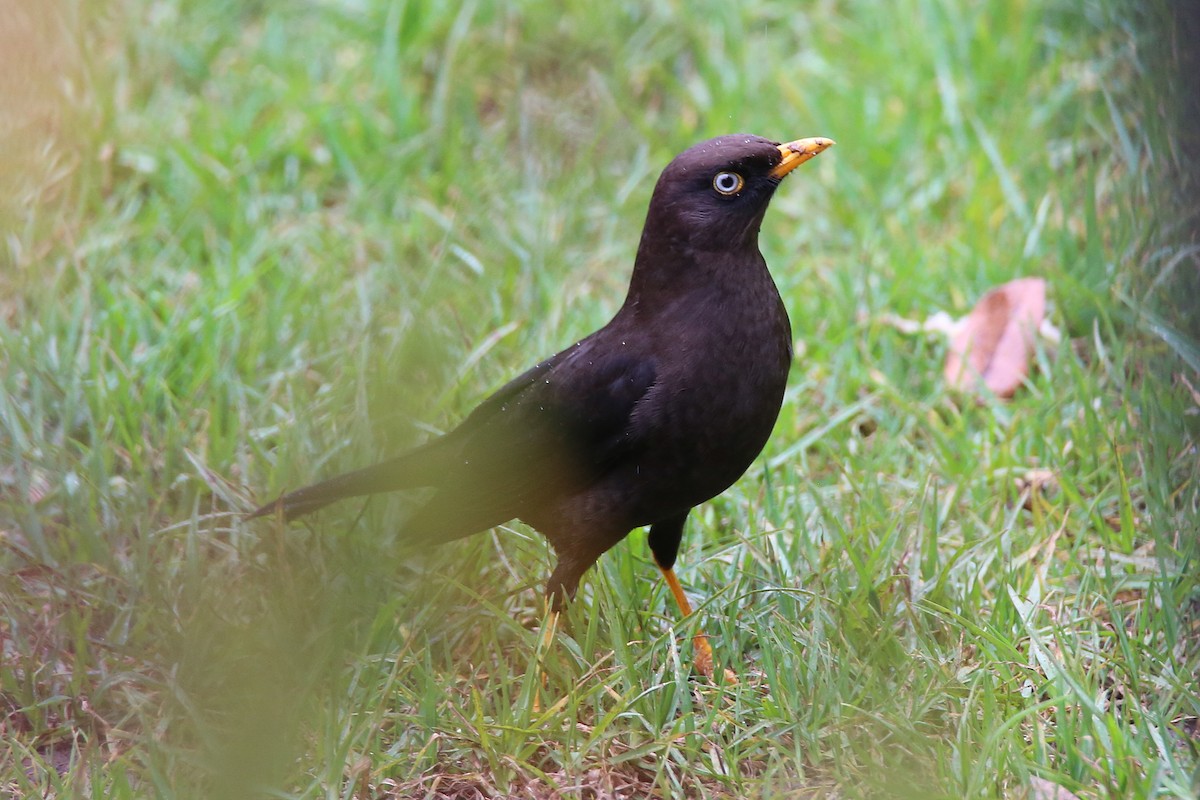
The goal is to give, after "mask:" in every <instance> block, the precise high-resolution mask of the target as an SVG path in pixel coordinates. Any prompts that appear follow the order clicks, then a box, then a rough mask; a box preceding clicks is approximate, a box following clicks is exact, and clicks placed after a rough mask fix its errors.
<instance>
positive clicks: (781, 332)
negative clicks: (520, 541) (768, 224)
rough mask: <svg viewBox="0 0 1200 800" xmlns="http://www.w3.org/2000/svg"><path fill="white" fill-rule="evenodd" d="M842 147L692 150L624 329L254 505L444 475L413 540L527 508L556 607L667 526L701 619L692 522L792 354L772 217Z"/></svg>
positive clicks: (728, 472)
mask: <svg viewBox="0 0 1200 800" xmlns="http://www.w3.org/2000/svg"><path fill="white" fill-rule="evenodd" d="M832 144H833V141H831V140H830V139H824V138H812V139H799V140H797V141H793V142H788V143H786V144H779V143H777V142H772V141H770V140H768V139H763V138H761V137H758V136H749V135H744V134H743V135H733V136H721V137H718V138H716V139H710V140H709V141H707V142H702V143H700V144H698V145H696V146H694V147H691V148H689V149H688V150H685V151H684V152H683V153H681V154H680V155H679V156H678V157H676V158H675V160H674V161H672V162H671V163H670V164H668V165H667V168H666V169H664V170H663V172H662V175H661V176H660V177H659V179H658V184H657V185H656V186H655V188H654V195H653V196H652V197H651V199H650V208H649V211H648V212H647V214H646V224H645V227H644V228H643V230H642V240H641V244H640V245H639V246H638V252H637V260H636V261H635V262H634V266H633V277H632V279H631V280H630V285H629V294H628V296H627V297H626V298H625V303H624V304H623V305H622V306H621V309H620V310H619V311H618V312H617V314H616V316H614V317H613V318H612V320H611V321H610V322H609V323H608V324H607V325H605V326H604V327H603V328H601V329H600V330H598V331H596V332H595V333H593V334H592V335H590V336H588V337H587V338H585V339H583V340H581V341H579V342H576V343H575V344H574V345H572V346H571V347H569V348H567V349H566V350H563V351H562V352H561V353H558V354H557V355H554V356H551V357H550V358H548V359H546V360H545V361H542V362H541V363H540V364H537V365H536V366H534V367H533V368H532V369H530V370H528V371H527V372H525V373H524V374H522V375H520V376H519V377H517V378H516V379H514V380H513V381H511V382H510V383H508V384H507V385H505V386H503V387H502V388H501V389H500V390H499V391H497V392H496V393H495V394H493V395H492V396H491V397H489V398H487V399H486V400H484V401H483V402H482V403H481V404H480V405H479V407H478V408H476V409H475V410H474V411H472V412H471V414H470V415H468V416H467V418H466V419H465V420H464V421H463V422H462V424H461V425H459V426H458V427H457V428H454V429H453V430H451V431H450V432H449V433H447V434H445V435H443V436H440V437H438V438H436V439H433V440H431V441H429V442H426V443H425V444H423V445H421V446H419V447H417V448H416V449H414V450H411V451H409V452H407V453H405V454H403V455H401V456H398V457H396V458H393V459H391V460H388V461H384V462H383V463H380V464H377V465H375V466H371V467H367V468H365V469H361V470H358V471H356V472H350V473H346V474H344V475H339V476H337V477H335V478H331V479H329V480H327V481H324V482H322V483H317V484H314V485H312V486H307V487H305V488H303V489H298V490H296V491H294V492H291V493H289V494H286V495H283V496H282V497H280V498H279V499H277V500H276V501H274V502H273V503H270V504H268V505H265V506H263V507H262V508H260V509H258V510H257V511H255V512H254V513H253V514H251V515H250V516H252V517H257V516H263V515H266V514H272V513H274V514H277V515H279V516H281V517H282V518H284V519H294V518H295V517H298V516H301V515H302V514H307V513H309V512H312V511H315V510H317V509H319V508H321V507H323V506H325V505H327V504H329V503H331V502H333V501H335V500H339V499H341V498H345V497H354V496H359V495H367V494H373V493H376V492H390V491H395V490H399V489H415V488H419V487H433V488H434V490H435V491H434V494H433V496H432V497H431V499H430V500H429V501H428V502H427V503H426V504H425V505H424V506H422V507H421V508H420V509H419V510H418V511H416V512H415V513H414V514H413V516H412V517H411V518H409V519H408V520H407V521H406V522H405V523H404V538H405V540H406V541H408V542H412V543H414V544H426V543H429V544H432V543H440V542H446V541H450V540H453V539H458V538H461V537H464V536H469V535H471V534H474V533H479V532H481V531H485V530H487V529H489V528H492V527H494V526H496V525H500V524H503V523H505V522H508V521H509V520H512V519H520V520H522V521H524V522H525V523H527V524H529V525H530V526H532V527H533V528H536V529H537V530H538V531H540V532H541V533H542V534H543V535H545V537H546V538H547V539H549V540H550V544H551V546H553V548H554V550H555V553H556V554H557V556H558V565H557V566H556V567H555V569H554V572H553V573H552V574H551V575H550V579H549V582H548V583H547V585H546V592H547V594H548V595H549V597H550V598H551V602H552V607H553V608H554V610H555V611H557V610H559V609H560V608H561V607H562V604H563V602H564V600H565V599H566V598H570V597H572V596H574V594H575V591H576V589H577V588H578V586H579V580H580V578H581V577H582V575H583V573H584V572H585V571H586V570H587V569H588V567H590V566H591V565H592V564H594V563H595V562H596V560H597V559H598V558H599V557H600V555H601V554H603V553H604V552H605V551H606V550H608V549H609V548H611V547H612V546H613V545H615V544H617V543H618V542H620V541H621V540H622V539H624V538H625V537H626V536H627V535H628V534H629V532H630V531H631V530H633V529H634V528H638V527H641V526H644V525H649V526H650V534H649V544H650V549H651V551H652V552H653V554H654V559H655V561H656V562H657V563H658V566H659V568H660V569H661V570H662V572H663V575H664V577H665V578H666V580H667V582H668V584H669V586H670V588H671V592H672V594H673V595H674V596H675V599H676V600H677V601H678V603H679V606H680V608H681V609H682V611H683V613H684V614H685V615H686V614H690V613H691V606H690V605H689V603H688V601H687V598H686V596H685V595H684V593H683V590H682V588H681V587H680V585H679V581H678V580H677V579H676V577H675V573H674V571H673V569H672V567H673V565H674V563H675V557H676V554H677V552H678V549H679V543H680V539H681V538H682V536H683V526H684V521H685V520H686V519H687V515H688V512H689V511H691V510H692V508H694V507H695V506H696V505H698V504H700V503H703V502H704V501H706V500H709V499H711V498H712V497H715V496H716V495H718V494H720V493H721V492H723V491H724V490H725V489H726V488H727V487H729V485H730V484H732V483H733V482H734V481H735V480H737V479H738V478H739V477H740V476H741V475H742V473H743V472H745V470H746V468H747V467H749V466H750V464H751V463H752V462H753V460H754V459H755V457H757V456H758V454H759V452H760V451H761V450H762V448H763V445H764V444H766V441H767V437H768V436H769V435H770V433H771V428H772V427H773V426H774V424H775V419H776V417H777V416H778V415H779V409H780V406H781V404H782V402H783V393H784V386H785V384H786V382H787V375H788V368H789V366H790V364H791V360H792V333H791V325H790V323H789V321H788V316H787V311H786V310H785V309H784V306H783V301H782V300H781V299H780V297H779V292H778V290H777V289H776V288H775V283H774V281H772V279H771V275H770V273H769V272H768V271H767V264H766V261H765V260H764V259H763V256H762V253H760V252H759V249H758V231H759V226H760V225H761V224H762V219H763V215H764V214H765V213H766V211H767V205H768V204H769V203H770V200H771V196H772V195H773V194H774V193H775V189H776V188H777V187H778V186H779V183H780V181H781V180H782V179H783V177H784V176H785V175H787V174H788V173H789V172H791V171H792V170H793V169H794V168H795V167H797V166H799V165H800V164H802V163H804V162H805V161H808V160H809V159H810V158H812V157H813V156H815V155H817V154H818V153H821V152H822V151H824V150H825V149H826V148H828V147H830V146H831V145H832ZM695 645H696V667H697V669H699V670H700V671H701V672H703V673H705V674H706V675H711V671H712V651H711V648H710V647H709V646H708V643H707V641H706V640H705V639H704V637H703V635H702V634H701V635H698V636H697V637H696V640H695Z"/></svg>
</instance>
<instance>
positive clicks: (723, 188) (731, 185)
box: [713, 172, 746, 195]
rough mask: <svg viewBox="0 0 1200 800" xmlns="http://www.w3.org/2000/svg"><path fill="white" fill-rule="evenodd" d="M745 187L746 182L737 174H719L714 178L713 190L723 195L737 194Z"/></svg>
mask: <svg viewBox="0 0 1200 800" xmlns="http://www.w3.org/2000/svg"><path fill="white" fill-rule="evenodd" d="M745 185H746V181H744V180H743V179H742V176H741V175H738V174H737V173H736V172H718V173H717V174H716V175H714V176H713V188H714V189H716V190H717V191H718V192H719V193H721V194H725V195H729V194H737V193H738V192H740V191H741V190H742V187H743V186H745Z"/></svg>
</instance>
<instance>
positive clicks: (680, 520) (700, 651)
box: [647, 511, 737, 683]
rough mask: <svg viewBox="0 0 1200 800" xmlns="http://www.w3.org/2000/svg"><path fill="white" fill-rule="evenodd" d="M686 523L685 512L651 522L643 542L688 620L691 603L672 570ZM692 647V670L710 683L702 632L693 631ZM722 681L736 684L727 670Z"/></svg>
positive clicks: (710, 665) (710, 660) (709, 647)
mask: <svg viewBox="0 0 1200 800" xmlns="http://www.w3.org/2000/svg"><path fill="white" fill-rule="evenodd" d="M686 521H687V512H686V511H685V512H683V513H682V514H680V515H679V516H677V517H672V518H671V519H666V520H662V521H660V522H656V523H654V524H653V525H651V526H650V536H649V538H648V540H647V541H648V542H649V544H650V552H651V553H653V554H654V563H656V564H658V568H659V570H660V571H661V572H662V574H663V578H665V579H666V581H667V587H668V588H669V589H670V590H671V594H672V596H674V598H675V602H676V603H677V604H678V605H679V610H680V611H681V612H683V616H685V617H688V616H691V614H692V604H691V603H690V602H688V599H687V595H686V594H684V593H683V587H682V586H680V585H679V578H677V577H675V569H674V567H675V556H676V555H677V554H678V553H679V542H680V541H681V540H682V539H683V524H684V522H686ZM692 648H693V649H694V650H695V666H696V670H697V671H698V672H699V673H700V674H701V675H703V676H704V677H706V678H708V679H709V680H712V676H713V650H712V645H710V644H709V643H708V637H707V636H706V635H705V634H704V631H703V630H697V632H696V633H695V635H693V636H692ZM725 678H726V680H727V681H729V682H730V683H737V679H736V678H735V677H734V675H733V673H732V672H730V671H729V670H725Z"/></svg>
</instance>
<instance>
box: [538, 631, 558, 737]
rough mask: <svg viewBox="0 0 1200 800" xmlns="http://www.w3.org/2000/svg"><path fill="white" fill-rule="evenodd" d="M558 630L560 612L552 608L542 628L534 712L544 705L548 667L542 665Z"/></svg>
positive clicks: (539, 710) (539, 711)
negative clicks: (543, 694)
mask: <svg viewBox="0 0 1200 800" xmlns="http://www.w3.org/2000/svg"><path fill="white" fill-rule="evenodd" d="M557 630H558V612H557V611H554V610H551V611H550V616H549V617H548V618H547V619H546V626H545V627H544V628H542V647H541V651H542V652H541V657H540V658H539V659H538V661H539V666H538V684H537V687H536V688H535V689H534V692H533V710H534V713H541V711H542V710H543V707H542V692H543V691H545V690H546V683H547V681H548V677H547V675H546V668H545V667H543V666H541V665H540V662H541V660H542V659H545V658H546V655H547V654H548V653H549V652H550V648H551V647H553V646H554V633H555V631H557Z"/></svg>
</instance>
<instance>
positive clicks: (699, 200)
mask: <svg viewBox="0 0 1200 800" xmlns="http://www.w3.org/2000/svg"><path fill="white" fill-rule="evenodd" d="M832 145H833V140H832V139H825V138H820V137H817V138H811V139H797V140H796V141H793V142H787V143H784V144H780V143H779V142H773V141H771V140H770V139H764V138H762V137H761V136H751V135H748V134H733V135H730V136H718V137H717V138H715V139H709V140H708V141H706V142H701V143H700V144H697V145H695V146H693V147H689V148H688V149H687V150H684V151H683V152H682V153H680V154H679V155H678V156H676V157H675V160H674V161H672V162H671V163H670V164H668V165H667V167H666V169H664V170H663V172H662V175H661V176H660V177H659V179H658V184H657V185H656V186H655V187H654V195H653V197H652V198H651V199H650V210H649V212H648V214H647V218H646V229H645V233H644V235H652V236H656V237H663V239H665V240H667V241H670V242H671V244H672V245H673V246H675V247H678V246H680V245H682V246H683V247H686V248H688V249H691V250H693V251H710V252H711V251H724V250H740V249H742V248H745V247H753V246H755V245H756V244H757V235H758V228H759V225H760V223H761V222H762V218H763V214H764V213H766V210H767V205H768V204H769V203H770V201H771V196H772V195H773V194H774V193H775V189H776V187H778V186H779V182H780V181H782V180H783V178H784V176H786V175H787V174H788V173H789V172H791V171H792V170H793V169H795V168H796V167H798V166H800V165H801V164H803V163H804V162H805V161H808V160H809V159H811V158H812V157H813V156H816V155H817V154H819V153H821V152H822V151H824V150H826V149H828V148H829V147H831V146H832ZM645 244H647V242H645V241H643V245H645ZM660 244H666V241H662V242H660ZM656 249H657V248H656Z"/></svg>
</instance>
